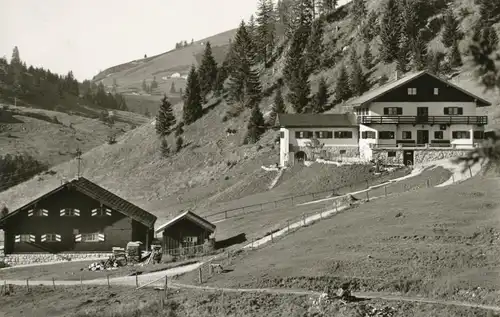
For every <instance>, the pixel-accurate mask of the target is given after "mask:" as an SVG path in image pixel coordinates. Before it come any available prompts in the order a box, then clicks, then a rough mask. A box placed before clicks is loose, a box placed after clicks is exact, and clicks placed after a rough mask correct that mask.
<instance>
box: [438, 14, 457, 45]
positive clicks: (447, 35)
mask: <svg viewBox="0 0 500 317" xmlns="http://www.w3.org/2000/svg"><path fill="white" fill-rule="evenodd" d="M458 25H459V24H458V21H457V19H455V16H454V15H453V11H451V10H447V12H446V14H445V17H444V30H443V35H442V42H443V44H444V46H445V47H446V48H450V47H452V46H453V45H454V43H455V41H457V40H458V32H459V31H458Z"/></svg>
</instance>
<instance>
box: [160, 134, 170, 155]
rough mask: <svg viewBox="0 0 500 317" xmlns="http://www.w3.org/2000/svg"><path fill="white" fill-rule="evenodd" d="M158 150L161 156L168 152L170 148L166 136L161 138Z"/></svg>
mask: <svg viewBox="0 0 500 317" xmlns="http://www.w3.org/2000/svg"><path fill="white" fill-rule="evenodd" d="M160 152H161V156H162V157H167V156H168V155H169V154H170V148H169V147H168V142H167V139H166V138H162V139H161V144H160Z"/></svg>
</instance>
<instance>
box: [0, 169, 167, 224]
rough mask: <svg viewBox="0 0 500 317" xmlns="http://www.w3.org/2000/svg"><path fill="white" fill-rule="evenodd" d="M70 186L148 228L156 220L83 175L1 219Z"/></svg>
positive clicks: (8, 216) (151, 215)
mask: <svg viewBox="0 0 500 317" xmlns="http://www.w3.org/2000/svg"><path fill="white" fill-rule="evenodd" d="M68 187H72V188H75V189H76V190H78V191H79V192H81V193H82V194H84V195H86V196H88V197H91V198H93V199H95V200H97V201H99V202H100V203H102V204H104V205H107V206H109V207H110V208H112V209H114V210H116V211H118V212H120V213H122V214H124V215H125V216H128V217H130V218H132V219H134V220H136V221H137V222H140V223H142V224H143V225H145V226H147V227H148V228H152V227H153V226H154V223H155V221H156V219H157V218H156V216H155V215H153V214H150V213H149V212H147V211H146V210H144V209H142V208H140V207H138V206H136V205H134V204H132V203H130V202H129V201H127V200H125V199H123V198H120V197H118V196H116V195H115V194H113V193H112V192H110V191H108V190H106V189H104V188H102V187H101V186H99V185H97V184H95V183H93V182H91V181H89V180H88V179H86V178H84V177H80V178H76V179H74V180H72V181H70V182H67V183H65V184H62V185H61V186H59V187H57V188H56V189H54V190H52V191H50V192H48V193H46V194H44V195H41V196H39V197H38V198H36V199H34V200H32V201H30V202H29V203H27V204H26V205H24V206H22V207H20V208H18V209H16V210H14V211H13V212H11V213H9V214H8V215H7V216H6V217H4V218H3V219H1V220H2V221H3V220H5V219H7V218H10V217H12V216H14V215H15V214H17V213H19V212H21V211H22V210H24V209H26V208H27V207H29V206H31V205H33V204H34V203H36V202H37V201H39V200H41V199H43V198H46V197H48V196H51V195H53V194H55V193H56V192H58V191H60V190H62V189H64V188H68Z"/></svg>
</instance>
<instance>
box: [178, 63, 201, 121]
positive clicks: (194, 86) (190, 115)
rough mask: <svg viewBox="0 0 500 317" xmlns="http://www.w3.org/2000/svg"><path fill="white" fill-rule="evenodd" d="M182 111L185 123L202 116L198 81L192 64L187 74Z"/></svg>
mask: <svg viewBox="0 0 500 317" xmlns="http://www.w3.org/2000/svg"><path fill="white" fill-rule="evenodd" d="M182 111H183V113H182V116H183V121H184V123H185V124H191V123H193V122H195V121H196V120H198V119H199V118H201V116H203V106H202V98H201V89H200V82H199V79H198V72H197V71H196V68H195V67H194V65H193V66H192V67H191V71H190V72H189V75H188V79H187V83H186V91H185V94H184V106H183V109H182Z"/></svg>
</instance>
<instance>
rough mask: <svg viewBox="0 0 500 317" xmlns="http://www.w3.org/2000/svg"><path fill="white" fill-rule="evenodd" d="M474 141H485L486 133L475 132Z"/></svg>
mask: <svg viewBox="0 0 500 317" xmlns="http://www.w3.org/2000/svg"><path fill="white" fill-rule="evenodd" d="M474 139H476V140H482V139H484V131H474Z"/></svg>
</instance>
